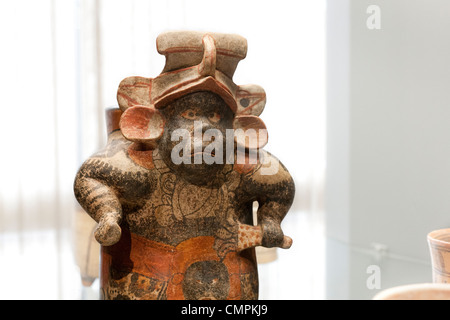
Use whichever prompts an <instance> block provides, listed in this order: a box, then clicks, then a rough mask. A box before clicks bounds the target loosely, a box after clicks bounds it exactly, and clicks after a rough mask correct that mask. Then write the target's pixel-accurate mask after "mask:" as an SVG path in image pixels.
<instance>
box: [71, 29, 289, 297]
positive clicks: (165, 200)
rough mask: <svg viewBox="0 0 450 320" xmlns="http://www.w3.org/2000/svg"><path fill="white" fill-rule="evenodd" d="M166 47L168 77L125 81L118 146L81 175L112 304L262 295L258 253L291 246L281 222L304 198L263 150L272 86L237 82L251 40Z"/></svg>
mask: <svg viewBox="0 0 450 320" xmlns="http://www.w3.org/2000/svg"><path fill="white" fill-rule="evenodd" d="M157 49H158V52H159V53H161V54H163V55H165V57H166V64H165V67H164V69H163V71H162V73H161V74H160V75H159V76H157V77H156V78H145V77H129V78H126V79H124V80H123V81H122V82H121V83H120V85H119V89H118V93H117V99H118V103H119V107H120V109H116V110H108V112H107V121H108V131H109V134H108V142H107V144H106V146H105V148H104V149H103V150H100V151H99V152H97V153H96V154H94V155H92V156H91V157H90V158H89V159H88V160H87V161H86V162H85V163H84V164H83V165H82V166H81V168H80V169H79V172H78V174H77V176H76V178H75V183H74V190H75V196H76V198H77V200H78V201H79V203H80V204H81V206H82V207H83V208H84V210H85V211H86V212H87V213H88V214H89V215H90V216H91V217H92V218H93V219H94V220H95V221H96V222H98V226H97V229H96V231H95V238H96V240H97V241H98V242H99V243H100V244H101V276H100V277H101V279H100V282H101V292H102V297H103V298H104V299H257V297H258V273H257V262H256V258H255V250H254V248H255V247H256V246H264V247H281V248H289V247H290V246H291V244H292V240H291V238H289V237H287V236H285V235H284V234H283V231H282V229H281V226H280V225H281V222H282V220H283V218H284V216H285V215H286V214H287V212H288V210H289V208H290V206H291V204H292V201H293V198H294V193H295V190H294V183H293V180H292V178H291V176H290V174H289V172H288V171H287V169H286V168H285V167H284V166H283V165H282V164H281V163H280V162H279V161H278V160H277V159H276V158H275V157H274V156H273V155H271V154H270V153H268V152H266V151H264V150H263V149H262V148H263V147H264V145H265V144H266V142H267V131H266V128H265V125H264V123H263V122H262V120H261V119H260V118H259V115H260V114H261V112H262V111H263V109H264V106H265V101H266V96H265V92H264V90H263V89H262V88H261V87H259V86H257V85H244V86H239V85H236V84H234V82H233V80H232V77H233V74H234V71H235V69H236V67H237V64H238V62H239V61H240V60H241V59H243V58H245V56H246V52H247V42H246V40H245V39H244V38H242V37H240V36H238V35H229V34H218V33H202V32H168V33H164V34H161V35H160V36H159V37H158V39H157ZM255 201H256V202H257V203H258V211H257V222H256V221H253V214H252V208H253V204H254V202H255Z"/></svg>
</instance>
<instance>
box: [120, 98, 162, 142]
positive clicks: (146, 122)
mask: <svg viewBox="0 0 450 320" xmlns="http://www.w3.org/2000/svg"><path fill="white" fill-rule="evenodd" d="M164 123H165V121H164V117H163V115H162V114H161V112H159V111H158V110H156V109H155V108H153V107H147V106H133V107H130V108H128V109H126V110H125V112H124V113H123V114H122V117H121V118H120V123H119V126H120V130H121V131H122V134H123V136H124V137H125V138H126V139H128V140H130V141H134V142H140V143H144V144H146V145H148V146H150V147H152V148H155V147H156V145H157V142H158V140H159V139H160V138H161V136H162V134H163V132H164Z"/></svg>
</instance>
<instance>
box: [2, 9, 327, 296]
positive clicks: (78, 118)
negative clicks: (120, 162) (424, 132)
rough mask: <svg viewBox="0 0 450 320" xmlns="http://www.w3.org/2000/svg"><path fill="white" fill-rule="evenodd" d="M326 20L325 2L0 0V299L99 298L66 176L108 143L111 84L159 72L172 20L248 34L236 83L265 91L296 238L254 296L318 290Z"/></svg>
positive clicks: (321, 277) (288, 225) (268, 268)
mask: <svg viewBox="0 0 450 320" xmlns="http://www.w3.org/2000/svg"><path fill="white" fill-rule="evenodd" d="M325 22H326V4H325V1H324V0H280V1H267V0H259V1H256V0H245V1H236V0H228V1H211V0H208V1H207V0H189V1H186V0H165V1H161V0H155V1H153V0H147V1H145V0H14V1H11V0H1V1H0V40H1V50H0V73H1V76H0V94H1V97H2V99H1V101H2V109H3V121H2V124H1V125H0V134H1V137H2V141H3V143H4V145H3V147H2V153H1V157H0V299H97V298H98V280H95V281H94V282H93V283H92V284H91V286H83V285H82V284H81V275H82V274H83V272H85V271H86V270H87V269H86V268H87V267H86V265H85V264H86V259H88V257H87V256H86V252H87V251H89V250H91V251H92V250H94V253H95V250H96V249H95V246H94V247H93V245H92V243H91V242H89V241H88V240H89V239H88V238H89V237H90V236H91V235H92V234H91V232H92V226H87V227H86V229H85V230H84V231H83V232H81V231H80V225H83V221H82V220H80V219H82V218H80V216H79V212H78V209H79V208H78V206H77V204H76V201H75V199H74V196H73V189H72V184H73V179H74V177H75V174H76V171H77V169H78V167H79V166H80V165H81V163H82V162H83V161H84V160H85V159H87V158H88V157H89V156H90V155H91V154H92V153H93V152H95V151H97V150H98V149H99V148H100V147H102V146H103V145H104V144H105V143H106V129H105V123H104V111H105V109H106V108H108V107H114V106H116V105H117V102H116V90H117V86H118V84H119V82H120V81H121V80H122V79H123V78H125V77H127V76H131V75H140V76H145V77H155V76H157V75H158V74H159V73H160V72H161V70H162V68H163V65H164V57H163V56H160V55H159V54H158V53H157V51H156V45H155V40H156V37H157V35H158V34H159V33H161V32H163V31H166V30H174V29H189V30H204V31H215V32H224V33H238V34H240V35H242V36H244V37H246V38H247V40H248V46H249V47H248V54H247V58H246V59H245V60H243V61H241V62H240V64H239V65H238V68H237V71H236V73H235V76H234V81H235V83H237V84H248V83H256V84H259V85H261V86H262V87H263V88H264V89H265V90H266V93H267V105H266V109H265V111H264V112H263V114H262V115H261V117H262V119H263V120H264V122H265V123H266V125H267V127H268V130H269V135H270V139H269V144H268V145H267V146H266V149H267V150H269V151H270V152H272V153H274V154H275V155H276V156H277V157H278V158H280V159H281V161H282V162H283V163H284V164H285V165H286V167H287V168H288V169H289V171H290V172H291V174H292V175H293V177H294V179H295V182H296V187H297V194H296V199H295V202H294V205H293V207H292V209H291V212H290V213H289V214H288V216H287V217H286V219H285V221H284V222H283V225H282V226H283V228H284V231H285V233H286V234H287V235H289V236H291V237H292V238H293V239H294V245H293V247H292V248H291V249H290V250H277V251H276V252H275V254H273V252H272V254H271V260H272V261H271V262H268V263H261V264H260V267H259V270H260V271H259V273H260V298H261V299H321V298H324V297H325V241H324V237H323V235H324V226H325V224H324V220H323V189H324V184H323V178H324V170H325V132H326V130H325V125H326V123H325V103H326V101H325V93H326V91H325V83H326V81H325V72H326V70H325V60H326V59H325V48H326V33H325V32H326V30H325V26H326V24H325ZM77 228H78V229H77ZM80 232H81V233H80ZM83 237H86V239H82V238H83ZM274 258H275V259H274ZM89 259H91V260H90V263H91V264H94V266H95V254H94V258H92V257H90V258H89ZM91 273H92V272H91Z"/></svg>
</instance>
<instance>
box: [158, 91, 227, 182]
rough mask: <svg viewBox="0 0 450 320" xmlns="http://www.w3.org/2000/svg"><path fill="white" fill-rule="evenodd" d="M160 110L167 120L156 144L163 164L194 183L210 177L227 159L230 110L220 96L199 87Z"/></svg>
mask: <svg viewBox="0 0 450 320" xmlns="http://www.w3.org/2000/svg"><path fill="white" fill-rule="evenodd" d="M161 113H162V114H163V116H164V118H165V119H166V123H165V126H164V133H163V135H162V137H161V140H160V141H159V146H158V147H159V152H160V154H161V156H162V158H163V160H164V162H165V163H166V165H167V166H168V167H169V168H171V169H172V170H174V171H175V172H176V173H177V174H179V175H181V176H183V177H184V178H187V179H188V180H190V181H191V182H193V183H196V182H197V183H203V182H204V181H208V180H211V177H212V175H214V174H215V173H217V172H218V171H219V170H221V169H222V167H223V165H224V164H225V162H226V161H225V156H226V152H225V146H226V129H231V128H233V118H234V115H233V112H232V111H231V110H230V108H229V107H228V106H227V104H226V103H225V102H224V101H223V99H222V98H221V97H220V96H218V95H216V94H214V93H212V92H207V91H201V92H195V93H191V94H188V95H186V96H184V97H182V98H180V99H178V100H175V101H174V102H172V103H171V104H169V105H168V106H166V107H165V108H164V109H163V110H161ZM180 161H181V163H180ZM192 180H194V181H192Z"/></svg>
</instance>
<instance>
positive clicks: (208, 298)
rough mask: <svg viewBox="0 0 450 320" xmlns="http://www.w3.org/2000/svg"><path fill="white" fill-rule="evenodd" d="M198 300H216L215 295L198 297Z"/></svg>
mask: <svg viewBox="0 0 450 320" xmlns="http://www.w3.org/2000/svg"><path fill="white" fill-rule="evenodd" d="M198 300H217V299H216V298H215V297H200V298H198Z"/></svg>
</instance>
